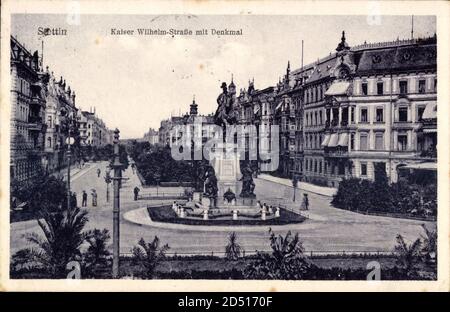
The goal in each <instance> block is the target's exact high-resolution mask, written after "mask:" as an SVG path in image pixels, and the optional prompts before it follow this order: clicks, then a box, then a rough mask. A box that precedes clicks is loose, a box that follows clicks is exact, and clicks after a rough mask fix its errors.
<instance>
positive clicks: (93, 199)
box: [92, 189, 97, 207]
mask: <svg viewBox="0 0 450 312" xmlns="http://www.w3.org/2000/svg"><path fill="white" fill-rule="evenodd" d="M92 206H94V207H96V206H97V191H96V190H95V189H92Z"/></svg>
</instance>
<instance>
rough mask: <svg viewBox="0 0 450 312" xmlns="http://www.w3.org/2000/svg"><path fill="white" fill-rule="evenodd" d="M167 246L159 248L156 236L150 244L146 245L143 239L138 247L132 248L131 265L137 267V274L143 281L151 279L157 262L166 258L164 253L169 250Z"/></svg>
mask: <svg viewBox="0 0 450 312" xmlns="http://www.w3.org/2000/svg"><path fill="white" fill-rule="evenodd" d="M169 248H170V247H169V245H167V244H166V245H164V246H160V240H159V238H158V236H155V238H154V239H153V241H152V242H150V243H146V242H145V240H144V239H143V238H141V239H140V240H139V242H138V245H137V246H135V247H133V249H132V253H133V258H132V262H133V264H135V265H137V267H138V271H137V274H138V275H139V276H141V277H142V278H145V279H152V278H153V275H154V273H155V268H156V266H157V265H158V264H159V262H160V261H161V260H162V259H164V258H165V257H166V255H165V253H166V252H167V250H169Z"/></svg>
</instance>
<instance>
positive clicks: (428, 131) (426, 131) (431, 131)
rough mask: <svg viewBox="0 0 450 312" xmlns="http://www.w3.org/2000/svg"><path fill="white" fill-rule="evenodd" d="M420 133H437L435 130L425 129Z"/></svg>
mask: <svg viewBox="0 0 450 312" xmlns="http://www.w3.org/2000/svg"><path fill="white" fill-rule="evenodd" d="M422 131H423V133H437V129H436V128H430V129H427V128H425V129H423V130H422Z"/></svg>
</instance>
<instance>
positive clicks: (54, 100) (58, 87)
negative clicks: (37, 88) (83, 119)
mask: <svg viewBox="0 0 450 312" xmlns="http://www.w3.org/2000/svg"><path fill="white" fill-rule="evenodd" d="M46 73H47V75H48V77H49V79H48V83H47V85H46V109H45V123H46V132H45V147H44V152H45V154H44V158H43V166H44V168H45V170H46V172H54V171H56V170H60V169H61V168H62V167H65V166H67V148H65V147H66V146H67V138H68V136H69V131H68V130H69V119H70V118H76V116H77V112H78V109H77V108H76V106H75V92H74V91H71V89H70V86H67V87H66V81H65V80H64V79H63V77H60V79H59V80H57V79H56V78H55V77H54V75H53V72H51V73H49V71H48V68H47V70H46ZM75 127H76V125H75ZM72 131H74V133H75V132H76V129H74V128H72ZM72 134H73V133H72ZM73 156H76V155H73Z"/></svg>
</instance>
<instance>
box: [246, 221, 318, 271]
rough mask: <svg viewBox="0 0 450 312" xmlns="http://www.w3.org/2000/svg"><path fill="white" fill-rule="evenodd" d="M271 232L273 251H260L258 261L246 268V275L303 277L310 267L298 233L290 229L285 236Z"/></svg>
mask: <svg viewBox="0 0 450 312" xmlns="http://www.w3.org/2000/svg"><path fill="white" fill-rule="evenodd" d="M269 233H270V247H271V248H272V253H263V252H258V253H257V255H256V261H255V262H253V263H251V264H249V265H248V266H247V267H246V268H245V270H244V276H245V277H246V278H249V279H277V280H278V279H284V280H297V279H302V278H303V277H304V276H305V275H306V274H307V273H308V271H309V269H310V267H311V266H310V263H309V262H308V261H307V259H306V257H305V256H304V254H303V252H304V249H303V245H302V242H301V241H300V239H299V236H298V233H296V234H295V235H294V236H293V235H292V233H291V232H290V231H289V232H288V233H287V234H286V236H285V237H283V236H281V235H279V236H276V235H275V233H273V232H272V230H271V229H270V230H269Z"/></svg>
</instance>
